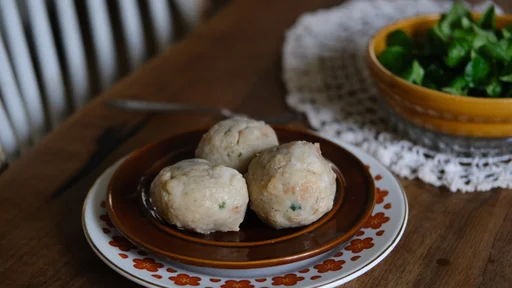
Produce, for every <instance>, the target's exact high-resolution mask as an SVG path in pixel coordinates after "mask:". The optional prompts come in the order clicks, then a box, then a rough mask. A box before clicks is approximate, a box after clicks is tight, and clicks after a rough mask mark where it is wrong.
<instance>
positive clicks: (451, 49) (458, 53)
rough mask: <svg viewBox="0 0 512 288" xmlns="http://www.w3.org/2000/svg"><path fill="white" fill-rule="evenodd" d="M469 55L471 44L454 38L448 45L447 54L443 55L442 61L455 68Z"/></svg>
mask: <svg viewBox="0 0 512 288" xmlns="http://www.w3.org/2000/svg"><path fill="white" fill-rule="evenodd" d="M470 55H471V45H470V44H469V43H468V42H466V41H464V40H454V41H452V43H450V45H449V46H448V55H446V56H445V57H444V63H446V65H447V66H448V67H451V68H455V67H457V66H459V64H461V63H463V62H464V60H466V59H468V58H469V57H470Z"/></svg>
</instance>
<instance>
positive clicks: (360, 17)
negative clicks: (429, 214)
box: [283, 0, 512, 192]
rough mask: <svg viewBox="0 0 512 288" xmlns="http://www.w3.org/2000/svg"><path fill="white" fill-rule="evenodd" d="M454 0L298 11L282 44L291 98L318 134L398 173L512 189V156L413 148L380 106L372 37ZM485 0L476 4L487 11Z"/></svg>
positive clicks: (464, 186)
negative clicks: (371, 67)
mask: <svg viewBox="0 0 512 288" xmlns="http://www.w3.org/2000/svg"><path fill="white" fill-rule="evenodd" d="M452 4H453V2H452V1H433V0H418V1H410V0H393V1H390V0H387V1H384V0H357V1H355V0H354V1H351V2H348V3H345V4H342V5H341V6H338V7H335V8H331V9H327V10H320V11H316V12H313V13H308V14H305V15H303V16H301V17H300V19H299V20H298V21H297V23H296V24H295V25H294V26H293V27H292V28H291V29H290V30H289V31H288V32H287V35H286V39H285V43H284V48H283V49H284V50H283V74H284V75H283V76H284V81H285V84H286V86H287V88H288V95H287V97H286V98H287V99H286V100H287V103H288V105H290V106H291V107H292V108H294V109H296V110H298V111H301V112H303V113H305V114H306V115H307V117H308V119H309V122H310V124H311V125H312V126H313V128H315V129H317V130H318V131H319V132H320V133H322V134H325V135H327V136H331V137H334V138H336V139H339V140H341V141H344V142H348V143H350V144H354V145H356V146H358V147H360V148H362V149H363V150H365V151H366V152H368V153H370V154H372V155H373V156H374V157H376V158H377V159H378V160H379V161H380V162H382V163H383V164H384V165H386V166H387V167H388V168H389V169H391V170H392V171H393V172H394V173H396V174H397V175H399V176H401V177H405V178H409V179H413V178H416V177H417V178H419V179H421V180H422V181H424V182H426V183H430V184H433V185H435V186H446V187H447V188H448V189H450V190H451V191H464V192H472V191H487V190H490V189H492V188H496V187H501V188H512V161H511V160H512V155H508V156H503V157H494V158H461V157H456V156H454V155H449V154H442V153H437V152H435V151H431V150H429V149H426V148H424V147H421V146H418V145H414V144H413V143H411V142H409V141H406V140H404V139H403V138H401V137H400V136H399V135H396V134H394V133H393V132H391V130H390V128H389V127H388V124H387V122H386V121H385V119H384V117H385V116H384V114H383V112H381V111H380V110H379V109H378V107H377V105H378V104H377V103H376V99H377V96H376V95H377V93H378V92H377V90H376V88H375V87H374V84H373V80H372V78H371V76H370V74H369V71H368V70H367V62H366V51H367V45H368V41H369V40H370V38H371V37H372V35H374V34H375V33H376V32H377V31H378V30H379V29H380V28H382V27H384V26H385V25H387V24H390V23H392V22H395V21H397V20H400V19H402V18H405V17H410V16H414V15H418V14H425V13H439V12H443V11H447V10H448V9H450V7H451V5H452ZM488 4H489V2H488V3H483V4H480V5H478V7H475V6H474V7H472V8H473V10H482V9H484V8H485V7H487V5H488ZM498 12H501V11H500V9H498Z"/></svg>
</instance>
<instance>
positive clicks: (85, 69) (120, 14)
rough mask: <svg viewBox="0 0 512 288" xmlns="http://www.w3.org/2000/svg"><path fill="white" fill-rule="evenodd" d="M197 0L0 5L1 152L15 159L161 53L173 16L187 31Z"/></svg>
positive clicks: (34, 0)
mask: <svg viewBox="0 0 512 288" xmlns="http://www.w3.org/2000/svg"><path fill="white" fill-rule="evenodd" d="M200 2H201V1H199V0H174V1H172V3H171V1H170V0H143V1H138V0H113V1H110V0H109V1H107V0H0V150H1V148H2V147H3V150H4V152H5V154H6V156H7V159H10V160H13V159H15V158H16V157H17V156H19V155H20V154H21V153H22V152H24V151H26V149H28V148H29V147H31V146H32V145H34V144H35V143H37V142H38V141H39V140H40V139H41V138H42V137H44V135H45V134H46V133H47V132H48V131H50V130H51V129H53V128H55V127H57V126H58V125H59V123H60V122H61V121H62V120H64V119H65V118H66V117H67V116H68V115H69V114H71V113H73V112H74V111H76V110H77V109H80V107H82V106H83V105H84V104H85V103H86V102H87V101H88V100H89V99H90V97H91V95H94V94H96V93H98V92H100V91H101V90H103V89H105V88H107V87H109V86H110V85H112V83H113V82H114V81H116V80H117V79H118V77H119V76H120V73H125V72H129V71H131V70H133V69H135V68H137V67H138V66H139V65H140V64H141V63H143V62H144V60H145V59H147V57H148V56H151V55H150V54H154V53H158V52H160V51H162V50H163V49H164V48H165V47H166V46H167V45H168V44H169V43H171V42H172V40H173V39H174V29H173V15H177V14H176V13H179V15H180V18H181V19H183V20H185V25H186V27H193V26H194V25H195V24H196V23H197V22H198V20H199V14H200V12H199V11H200V9H201V5H199V4H200ZM173 8H177V9H176V10H177V11H173ZM113 11H115V13H113ZM114 16H116V17H114ZM146 33H149V34H148V35H151V36H152V37H148V35H146ZM150 38H152V39H151V40H150V41H149V42H148V41H147V40H148V39H150ZM119 39H121V40H122V41H119ZM120 43H121V44H120ZM120 46H122V47H120ZM149 47H154V49H152V51H150V50H149V49H148V48H149ZM119 51H124V53H123V54H125V55H121V56H123V57H125V58H126V62H127V63H126V64H125V65H124V66H126V68H127V71H120V67H121V66H122V65H121V64H123V63H119V62H120V61H119V60H118V59H120V58H119V57H120V55H119V53H118V52H119ZM91 75H92V76H91ZM92 78H95V79H92Z"/></svg>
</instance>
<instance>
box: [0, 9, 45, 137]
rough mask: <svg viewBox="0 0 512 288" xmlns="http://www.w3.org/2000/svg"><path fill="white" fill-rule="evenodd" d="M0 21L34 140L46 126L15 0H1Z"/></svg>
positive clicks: (40, 97)
mask: <svg viewBox="0 0 512 288" xmlns="http://www.w3.org/2000/svg"><path fill="white" fill-rule="evenodd" d="M0 22H1V25H2V26H3V30H4V31H5V45H6V47H7V49H8V51H9V55H10V57H11V64H12V66H13V69H14V72H15V73H16V78H17V80H18V85H19V89H20V93H21V95H22V96H23V100H24V104H25V108H26V111H27V112H28V117H29V122H30V125H31V127H32V137H33V139H34V141H35V142H37V141H38V140H39V139H41V138H42V136H43V134H44V131H45V127H46V123H45V118H44V107H43V101H42V96H41V92H40V88H39V85H38V84H37V78H36V71H35V69H34V65H33V63H32V59H31V56H30V50H29V48H28V43H27V38H26V36H25V31H24V30H23V23H22V21H21V17H20V11H19V9H18V7H17V5H16V0H2V1H0ZM0 69H1V68H0ZM2 71H3V69H2Z"/></svg>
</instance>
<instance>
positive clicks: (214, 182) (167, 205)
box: [151, 159, 249, 234]
mask: <svg viewBox="0 0 512 288" xmlns="http://www.w3.org/2000/svg"><path fill="white" fill-rule="evenodd" d="M151 201H152V203H153V206H154V207H155V208H156V211H157V213H158V214H159V215H160V216H161V217H162V218H163V219H165V220H166V221H167V222H169V223H171V224H174V225H176V226H177V227H178V228H184V229H187V230H192V231H195V232H198V233H202V234H208V233H210V232H214V231H224V232H225V231H239V225H240V223H242V221H243V220H244V217H245V212H246V210H247V203H248V202H249V195H248V192H247V185H246V183H245V179H244V178H243V176H242V174H240V173H239V172H238V171H236V170H235V169H232V168H228V167H224V166H220V165H214V164H212V163H210V162H208V161H206V160H203V159H189V160H183V161H181V162H178V163H176V164H174V165H171V166H169V167H166V168H164V169H162V171H160V173H159V174H158V176H157V177H156V178H155V179H154V180H153V182H152V183H151Z"/></svg>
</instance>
